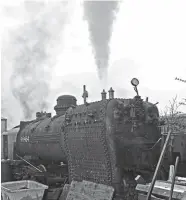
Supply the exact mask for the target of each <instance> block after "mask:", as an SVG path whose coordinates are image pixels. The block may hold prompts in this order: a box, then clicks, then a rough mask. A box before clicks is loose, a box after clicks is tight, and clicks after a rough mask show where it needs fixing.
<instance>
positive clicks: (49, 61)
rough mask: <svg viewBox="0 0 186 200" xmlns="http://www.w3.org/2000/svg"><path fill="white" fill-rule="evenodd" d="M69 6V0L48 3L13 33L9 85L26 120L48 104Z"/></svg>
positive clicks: (10, 48) (9, 50)
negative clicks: (53, 72) (53, 71)
mask: <svg viewBox="0 0 186 200" xmlns="http://www.w3.org/2000/svg"><path fill="white" fill-rule="evenodd" d="M26 3H27V2H26ZM26 3H25V4H26ZM43 5H44V4H43ZM69 6H70V5H69V4H68V2H67V1H66V2H65V1H62V2H54V3H52V2H49V3H48V4H47V5H44V9H43V10H42V11H43V12H40V13H39V15H37V16H36V17H35V18H34V19H32V20H31V21H29V22H27V23H25V24H24V25H22V26H21V27H19V28H17V29H16V30H14V33H11V41H10V43H11V44H9V48H8V52H9V55H6V56H7V57H8V56H9V59H11V62H12V63H11V64H12V70H13V72H12V74H11V78H10V87H11V91H12V94H13V95H14V97H15V98H16V99H17V100H18V101H19V103H20V105H21V108H22V110H23V114H24V119H31V118H32V117H33V114H34V113H35V112H37V111H39V110H40V111H41V110H46V109H47V108H48V106H49V104H48V102H47V98H48V95H49V94H50V80H51V74H52V67H53V66H54V65H55V59H56V54H57V53H59V52H58V47H59V46H60V45H62V41H61V39H62V34H63V29H64V25H65V24H66V23H67V20H68V11H69ZM59 48H60V47H59ZM60 49H61V48H60ZM4 57H5V55H4Z"/></svg>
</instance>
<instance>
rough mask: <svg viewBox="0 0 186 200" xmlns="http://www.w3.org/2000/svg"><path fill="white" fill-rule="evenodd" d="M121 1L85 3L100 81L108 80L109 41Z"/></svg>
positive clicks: (86, 17)
mask: <svg viewBox="0 0 186 200" xmlns="http://www.w3.org/2000/svg"><path fill="white" fill-rule="evenodd" d="M118 3H119V1H85V2H84V13H85V19H86V20H87V21H88V26H89V32H90V40H91V43H92V46H93V51H94V56H95V61H96V65H97V68H98V76H99V78H100V80H102V81H103V80H105V79H106V78H107V68H108V62H109V54H110V50H109V41H110V38H111V34H112V24H113V21H114V18H115V13H116V12H117V9H118Z"/></svg>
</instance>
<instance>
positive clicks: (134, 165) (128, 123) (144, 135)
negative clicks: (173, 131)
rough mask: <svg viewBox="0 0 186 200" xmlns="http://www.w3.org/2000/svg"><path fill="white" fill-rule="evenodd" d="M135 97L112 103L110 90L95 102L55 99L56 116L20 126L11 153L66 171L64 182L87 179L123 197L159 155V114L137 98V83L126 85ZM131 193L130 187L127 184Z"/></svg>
mask: <svg viewBox="0 0 186 200" xmlns="http://www.w3.org/2000/svg"><path fill="white" fill-rule="evenodd" d="M131 83H132V85H133V86H134V89H135V91H136V96H135V97H134V98H131V99H123V98H115V97H114V90H113V89H112V88H111V89H110V90H109V92H108V93H109V98H107V97H106V92H105V90H103V92H102V93H101V96H102V98H101V100H100V101H97V102H91V103H90V102H87V100H86V98H87V97H88V92H87V91H86V88H85V87H84V93H83V98H84V104H82V105H77V104H76V98H75V97H74V96H72V95H63V96H60V97H58V99H57V105H56V106H55V107H54V109H55V111H56V115H55V116H54V117H51V116H50V115H49V114H45V115H44V116H41V114H40V113H38V114H37V118H36V120H33V121H29V122H21V123H20V131H19V132H18V135H17V141H16V152H17V154H18V155H19V156H22V157H25V156H26V157H27V159H30V161H32V163H35V164H36V165H40V164H42V166H44V167H46V169H47V166H48V165H51V164H53V165H58V166H59V165H60V163H61V162H63V163H64V164H66V166H67V168H68V178H69V182H71V181H72V180H77V181H81V180H89V181H93V182H97V183H103V184H106V185H112V186H113V187H114V188H115V189H116V193H118V194H122V195H123V194H124V191H125V188H126V187H127V186H126V185H129V184H130V183H129V184H126V182H127V181H128V180H134V177H135V175H137V174H142V175H144V176H148V175H149V174H151V173H152V172H153V170H154V168H155V166H156V164H157V161H158V156H159V150H157V149H158V148H159V147H160V146H159V138H160V137H161V133H160V130H159V128H158V125H159V124H158V119H159V113H158V108H157V106H156V104H153V103H150V102H148V100H146V101H143V99H141V97H140V96H139V93H138V90H137V85H138V83H139V82H138V80H137V79H132V81H131ZM132 184H134V185H133V187H134V188H135V183H134V182H133V183H132Z"/></svg>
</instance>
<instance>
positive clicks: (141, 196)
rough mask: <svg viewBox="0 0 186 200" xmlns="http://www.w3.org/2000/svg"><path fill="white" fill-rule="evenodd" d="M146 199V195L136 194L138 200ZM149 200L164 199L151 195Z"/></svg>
mask: <svg viewBox="0 0 186 200" xmlns="http://www.w3.org/2000/svg"><path fill="white" fill-rule="evenodd" d="M146 199H147V195H145V194H138V200H146ZM151 200H164V199H160V198H157V197H155V196H153V195H151Z"/></svg>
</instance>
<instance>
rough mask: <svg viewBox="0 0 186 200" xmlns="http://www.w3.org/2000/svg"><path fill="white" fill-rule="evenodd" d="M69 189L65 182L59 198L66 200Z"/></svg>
mask: <svg viewBox="0 0 186 200" xmlns="http://www.w3.org/2000/svg"><path fill="white" fill-rule="evenodd" d="M69 190H70V185H69V184H65V185H64V187H63V191H62V193H61V196H60V197H59V200H66V198H67V195H68V192H69Z"/></svg>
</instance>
